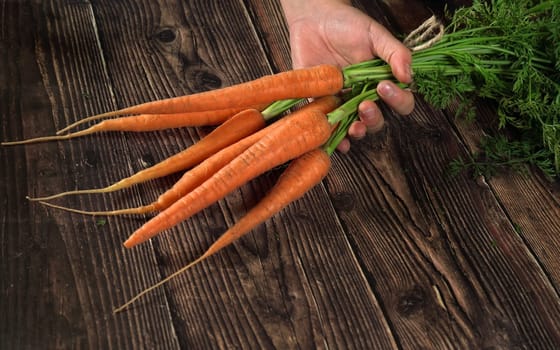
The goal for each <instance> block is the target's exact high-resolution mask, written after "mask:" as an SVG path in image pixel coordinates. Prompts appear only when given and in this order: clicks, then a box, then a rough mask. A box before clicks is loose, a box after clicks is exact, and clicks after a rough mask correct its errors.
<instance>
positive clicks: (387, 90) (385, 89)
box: [377, 83, 395, 98]
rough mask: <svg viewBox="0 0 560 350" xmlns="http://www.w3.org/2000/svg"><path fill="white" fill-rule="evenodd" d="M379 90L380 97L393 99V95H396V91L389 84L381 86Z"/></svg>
mask: <svg viewBox="0 0 560 350" xmlns="http://www.w3.org/2000/svg"><path fill="white" fill-rule="evenodd" d="M377 90H378V93H379V95H381V97H385V98H388V97H393V95H395V89H393V86H392V85H390V84H387V83H383V84H379V86H378V87H377Z"/></svg>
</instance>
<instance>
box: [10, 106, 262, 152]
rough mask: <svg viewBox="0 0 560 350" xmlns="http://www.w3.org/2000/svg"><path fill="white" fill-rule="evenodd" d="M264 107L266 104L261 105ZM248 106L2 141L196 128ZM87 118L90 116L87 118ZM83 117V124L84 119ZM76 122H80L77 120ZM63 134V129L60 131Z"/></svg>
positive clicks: (144, 117) (216, 122)
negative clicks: (112, 132)
mask: <svg viewBox="0 0 560 350" xmlns="http://www.w3.org/2000/svg"><path fill="white" fill-rule="evenodd" d="M257 107H259V108H256V109H259V110H261V109H262V108H263V106H257ZM244 109H245V108H228V109H220V110H216V111H203V112H190V113H174V114H140V115H134V116H128V117H120V118H115V119H107V120H104V121H101V122H99V123H97V124H95V125H93V126H91V127H89V128H87V129H84V130H80V131H76V132H72V133H69V134H65V135H60V134H59V135H55V136H43V137H36V138H31V139H26V140H22V141H8V142H2V144H1V145H2V146H13V145H23V144H30V143H36V142H45V141H61V140H68V139H73V138H76V137H80V136H86V135H91V134H94V133H97V132H108V131H129V132H146V131H156V130H164V129H172V128H180V127H196V126H213V125H219V124H221V123H223V122H225V121H226V120H227V119H229V118H231V117H232V116H234V115H236V114H237V113H239V112H241V111H243V110H244ZM86 119H87V118H86ZM84 121H85V120H81V121H80V122H79V123H80V124H81V122H84ZM75 125H79V124H78V123H75ZM75 125H74V124H73V125H69V126H68V127H67V128H65V129H62V131H65V130H67V129H69V128H71V127H74V126H75ZM59 133H60V131H59Z"/></svg>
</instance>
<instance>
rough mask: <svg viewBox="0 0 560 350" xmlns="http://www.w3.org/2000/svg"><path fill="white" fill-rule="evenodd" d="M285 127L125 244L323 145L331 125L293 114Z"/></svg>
mask: <svg viewBox="0 0 560 350" xmlns="http://www.w3.org/2000/svg"><path fill="white" fill-rule="evenodd" d="M289 117H291V118H290V120H291V122H289V123H288V122H286V123H285V124H284V125H283V126H282V127H278V128H276V129H274V130H273V131H272V132H270V133H268V134H266V135H265V136H263V138H262V139H260V140H259V141H258V142H256V143H255V144H253V145H252V146H251V147H249V148H248V149H247V150H246V151H245V152H243V153H242V154H241V155H239V156H238V157H237V158H235V159H234V160H232V161H231V162H230V163H229V164H228V165H226V166H225V167H223V168H222V169H220V170H219V171H218V172H217V173H215V174H214V175H213V176H212V177H211V178H209V179H208V180H206V181H205V182H204V183H203V184H202V185H200V186H199V187H197V188H196V189H194V190H193V191H192V192H190V193H189V194H187V195H186V196H185V197H183V198H181V199H180V200H179V201H177V202H175V203H174V204H173V205H171V206H170V207H169V208H167V209H166V210H164V211H162V212H160V213H159V214H158V215H157V216H156V217H154V218H152V219H151V220H149V221H148V222H147V223H145V224H144V225H143V226H142V227H140V228H139V229H138V230H136V231H135V232H134V233H133V234H132V235H131V236H130V237H129V238H128V239H127V240H126V241H125V243H124V245H125V247H127V248H131V247H133V246H135V245H137V244H139V243H142V242H144V241H146V240H148V239H150V238H152V237H153V236H155V235H157V234H158V233H159V232H161V231H163V230H165V229H168V228H170V227H172V226H174V225H176V224H178V223H179V222H181V221H183V220H185V219H187V218H189V217H190V216H192V215H194V214H196V213H198V212H199V211H201V210H202V209H204V208H206V207H208V206H209V205H211V204H212V203H214V202H216V201H218V200H220V199H222V198H223V197H225V196H226V195H227V194H228V193H230V192H231V191H233V190H235V189H236V188H238V187H239V186H241V185H243V184H245V183H246V182H248V181H250V180H251V179H253V178H255V177H257V176H259V175H260V174H262V173H264V172H265V171H267V170H270V169H271V168H273V167H275V166H278V165H280V164H283V163H285V162H287V161H289V160H291V159H293V158H296V157H299V156H300V155H302V154H304V153H306V152H308V151H310V150H312V149H314V148H316V147H319V146H320V145H322V144H323V143H324V142H325V141H326V140H327V139H328V137H329V136H330V132H331V125H330V124H329V122H328V121H327V119H326V116H325V114H324V113H322V112H320V111H318V110H315V109H310V110H309V111H308V112H307V113H299V114H296V113H294V114H293V116H289Z"/></svg>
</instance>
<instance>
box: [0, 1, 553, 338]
mask: <svg viewBox="0 0 560 350" xmlns="http://www.w3.org/2000/svg"><path fill="white" fill-rule="evenodd" d="M440 3H441V2H436V1H419V0H417V1H410V0H406V1H404V0H401V1H390V0H386V1H365V0H364V1H363V4H361V5H360V4H357V6H360V7H362V8H363V9H364V10H365V11H367V12H368V13H369V14H371V15H372V16H374V17H375V18H377V19H378V20H380V21H382V22H383V23H385V24H386V25H388V26H389V27H390V28H392V29H393V30H394V31H396V32H406V31H409V30H411V29H412V28H414V27H415V26H417V25H418V24H419V23H420V22H421V21H422V20H423V19H425V18H427V17H428V16H429V15H430V13H431V12H432V11H440V10H441V8H442V6H441V4H440ZM456 3H459V2H456ZM438 4H439V5H438ZM0 23H1V24H0V38H1V42H0V53H1V55H0V59H1V63H0V91H1V94H0V118H1V125H2V130H1V133H0V138H1V139H2V140H7V139H21V138H24V137H25V138H28V137H34V136H40V135H47V134H52V133H53V132H54V131H55V130H57V129H59V128H61V127H62V126H64V125H66V124H67V123H68V122H72V121H75V120H76V119H78V118H81V117H83V116H86V115H90V114H93V113H98V112H103V111H107V110H111V109H115V108H117V107H124V106H127V105H131V104H135V103H139V102H144V101H148V100H153V99H159V98H164V97H169V96H175V95H181V94H189V93H195V92H198V91H203V90H208V89H214V88H217V87H220V86H225V85H231V84H234V83H237V82H241V81H246V80H249V79H253V78H256V77H259V76H262V75H265V74H269V73H272V72H277V71H281V70H286V69H288V68H289V67H290V61H289V47H288V40H287V31H286V28H285V25H284V22H283V17H282V14H281V11H280V7H279V4H278V3H277V1H259V0H244V1H242V0H229V1H217V0H198V1H197V0H119V1H114V0H95V1H86V0H74V1H62V0H58V1H55V0H19V1H16V0H0ZM480 113H481V117H483V118H482V119H484V117H487V118H491V116H492V109H491V108H489V107H484V106H481V110H480ZM451 115H452V113H447V112H442V111H434V110H432V109H430V108H429V107H428V106H426V105H425V104H424V103H422V101H421V100H420V99H419V100H418V103H417V108H416V110H415V112H414V114H413V115H412V116H410V117H406V118H403V117H399V116H395V115H392V114H391V113H390V111H386V117H387V125H386V128H385V130H384V131H382V132H381V133H379V134H377V135H371V136H368V137H367V138H366V139H364V140H362V141H359V142H355V143H354V144H353V148H352V150H351V152H350V153H349V154H348V155H344V156H342V155H335V156H334V168H333V169H332V171H331V173H330V175H329V176H328V177H327V179H326V180H325V181H324V182H323V183H322V184H321V185H320V186H317V187H316V188H315V189H314V190H312V191H311V192H310V193H309V194H308V195H307V196H305V198H303V199H301V200H300V201H298V202H296V203H295V204H293V205H291V206H289V207H288V208H287V209H286V210H284V211H283V212H282V213H280V214H279V215H277V216H275V217H274V218H273V219H272V220H270V221H269V222H267V223H266V224H265V225H262V226H261V227H259V228H258V229H256V230H255V231H254V232H253V233H252V234H250V235H248V236H247V237H245V238H243V239H241V240H240V241H239V242H238V243H236V244H235V245H234V246H233V247H230V248H228V249H226V250H224V251H223V252H222V253H220V254H218V255H217V256H215V257H213V258H211V259H209V260H208V261H206V262H205V263H203V264H201V265H199V266H198V267H196V268H194V269H193V270H191V271H190V272H188V273H187V274H185V275H183V276H181V277H180V278H177V279H175V280H173V281H171V282H170V283H169V284H167V285H166V286H165V287H163V288H160V289H158V290H156V291H154V292H153V293H151V294H149V295H148V296H147V297H145V298H144V299H142V300H140V301H139V302H137V303H136V304H135V305H134V306H133V307H131V308H130V309H129V310H127V311H126V312H123V313H120V314H117V315H113V314H112V309H113V307H115V306H117V305H120V304H121V303H123V302H124V301H126V300H127V299H128V298H130V297H131V296H133V295H134V294H136V293H137V292H138V291H140V290H142V289H144V288H146V287H147V286H149V285H151V284H153V283H155V282H157V281H159V280H160V279H162V278H163V277H164V276H167V275H169V274H171V273H172V272H174V271H176V270H177V269H178V268H179V267H181V266H183V265H184V264H185V263H187V262H189V261H191V260H192V259H193V258H195V257H196V256H197V255H198V254H200V253H201V252H202V251H203V250H204V248H205V247H207V246H208V245H209V244H210V243H211V242H212V241H213V240H214V239H215V238H216V237H217V236H218V235H219V234H220V233H221V232H222V231H223V230H224V229H225V228H226V227H227V226H228V225H231V224H232V222H234V220H236V219H237V218H239V217H240V216H241V215H243V213H244V212H245V210H246V208H247V207H249V206H250V205H251V204H252V203H254V202H255V201H256V200H257V199H258V198H259V196H261V195H262V194H263V193H264V192H265V191H266V190H267V188H269V187H270V186H271V184H272V183H273V181H274V179H275V178H276V177H277V175H278V172H277V171H272V172H270V173H268V174H265V175H264V176H263V177H261V178H260V179H258V180H256V181H254V182H251V183H250V184H248V185H247V186H244V187H243V188H242V189H241V190H239V191H236V192H235V193H234V194H232V195H231V196H228V197H227V199H226V200H224V201H222V202H220V203H219V204H217V205H214V206H212V207H211V208H209V209H208V210H205V211H204V212H203V213H201V214H200V215H196V216H195V217H194V218H192V219H191V220H189V221H187V222H185V223H183V224H181V225H180V226H178V227H177V228H175V229H172V230H169V232H167V233H166V234H164V235H162V236H161V237H158V238H156V239H153V240H152V241H150V242H149V243H147V244H145V245H142V246H140V247H139V248H137V249H133V250H125V249H124V248H123V247H122V245H121V243H122V241H123V240H124V239H125V238H126V237H127V236H128V234H129V233H130V232H132V231H133V230H134V229H135V228H137V227H138V226H139V225H140V224H141V223H142V222H144V221H145V219H146V217H138V218H130V217H126V218H125V217H123V218H108V219H107V221H106V223H103V222H102V221H99V218H92V217H87V216H81V215H76V214H69V213H64V212H61V211H57V210H51V209H48V208H45V207H43V206H41V205H37V204H32V203H30V202H28V201H26V199H25V196H26V195H28V194H29V195H46V194H52V193H56V192H60V191H64V190H68V189H74V188H90V187H101V186H104V185H107V184H108V183H110V182H112V181H114V180H117V179H119V178H122V177H124V176H127V175H129V174H131V173H132V172H134V171H137V170H139V169H142V168H144V167H146V166H148V165H150V164H152V163H154V162H156V161H158V160H160V159H163V158H164V157H166V156H167V155H170V154H172V153H174V152H176V151H178V150H179V149H181V148H183V147H186V146H188V145H190V144H192V143H193V142H195V141H196V140H198V139H199V138H200V136H201V135H203V134H204V133H205V132H207V131H208V130H206V129H180V130H169V131H162V132H154V133H146V134H134V135H131V134H124V133H106V134H100V135H96V136H91V137H85V138H81V139H76V140H73V141H67V142H59V143H48V144H41V145H30V146H25V147H23V146H22V147H9V148H2V149H1V150H0V154H1V158H2V160H1V166H0V183H1V184H2V186H0V200H1V202H0V203H1V212H0V239H1V241H0V261H1V279H0V314H1V316H0V348H2V349H39V348H41V349H67V348H92V349H149V348H158V349H173V348H193V349H216V348H253V349H257V348H258V349H272V348H278V349H293V348H297V349H314V348H332V349H349V348H356V349H393V348H395V349H452V348H456V349H490V348H492V349H553V348H558V347H559V346H560V298H559V292H560V209H559V192H560V191H559V187H558V183H556V184H555V183H550V182H547V181H546V180H544V179H543V178H542V177H541V176H540V175H539V174H538V173H536V172H530V173H529V174H527V175H519V174H514V173H509V172H508V173H500V174H498V175H497V176H496V177H495V178H492V179H489V180H486V179H479V181H475V180H473V179H472V178H471V177H470V175H469V174H461V175H459V176H457V177H446V176H443V174H444V173H445V169H446V166H447V164H448V162H449V161H450V160H452V159H453V158H454V157H456V156H458V155H461V156H467V155H468V154H469V153H470V152H472V151H474V150H476V145H477V140H478V139H479V138H480V136H481V135H482V134H483V132H484V131H483V130H484V129H483V127H482V126H480V125H478V124H467V123H463V122H461V121H455V120H454V118H452V117H451ZM176 178H177V177H176V176H170V177H168V178H166V179H162V180H157V181H151V182H149V183H147V184H144V185H141V186H136V187H135V188H133V189H131V190H126V191H122V192H120V193H114V194H110V195H103V196H101V195H91V196H81V197H74V198H70V197H69V198H66V199H64V201H63V202H62V203H63V204H66V205H71V206H75V207H81V208H84V209H104V208H111V207H119V206H126V205H138V204H140V203H142V202H146V201H149V200H151V199H153V198H154V197H155V196H156V195H157V194H158V193H160V192H161V191H162V190H164V189H165V188H167V187H168V186H169V185H170V184H172V182H173V180H175V179H176Z"/></svg>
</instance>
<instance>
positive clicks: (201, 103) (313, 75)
mask: <svg viewBox="0 0 560 350" xmlns="http://www.w3.org/2000/svg"><path fill="white" fill-rule="evenodd" d="M343 83H344V82H343V76H342V72H341V70H340V68H338V67H336V66H334V65H318V66H315V67H310V68H302V69H295V70H290V71H286V72H281V73H278V74H273V75H267V76H264V77H261V78H258V79H255V80H252V81H248V82H245V83H240V84H236V85H232V86H228V87H224V88H221V89H216V90H211V91H205V92H200V93H197V94H192V95H185V96H179V97H172V98H168V99H163V100H157V101H151V102H146V103H142V104H139V105H135V106H131V107H126V108H123V109H119V110H115V111H110V112H106V113H102V114H98V115H94V116H91V117H89V118H91V119H90V120H92V119H99V118H105V117H113V116H117V115H125V114H154V113H183V112H197V111H207V110H216V109H223V108H231V107H248V106H253V105H255V104H260V103H272V102H274V101H278V100H283V99H289V98H306V97H319V96H326V95H334V94H336V93H338V92H339V91H340V90H341V89H342V87H343Z"/></svg>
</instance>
